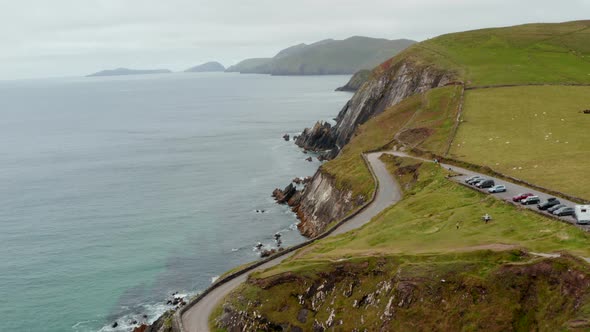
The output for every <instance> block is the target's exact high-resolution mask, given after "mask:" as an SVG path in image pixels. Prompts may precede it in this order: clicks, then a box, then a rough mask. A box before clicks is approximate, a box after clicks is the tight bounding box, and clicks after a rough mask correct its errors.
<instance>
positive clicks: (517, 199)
mask: <svg viewBox="0 0 590 332" xmlns="http://www.w3.org/2000/svg"><path fill="white" fill-rule="evenodd" d="M530 196H535V195H533V194H532V193H523V194H518V195H516V196H514V197H512V201H513V202H520V201H522V200H523V199H525V198H527V197H530Z"/></svg>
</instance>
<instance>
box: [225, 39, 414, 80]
mask: <svg viewBox="0 0 590 332" xmlns="http://www.w3.org/2000/svg"><path fill="white" fill-rule="evenodd" d="M414 43H416V42H415V41H413V40H408V39H397V40H388V39H379V38H369V37H360V36H355V37H350V38H347V39H344V40H334V39H325V40H321V41H318V42H316V43H313V44H298V45H294V46H291V47H288V48H286V49H284V50H282V51H280V52H279V53H277V54H276V55H275V56H274V57H272V58H255V59H246V60H244V61H242V62H240V63H238V64H236V65H234V66H231V67H229V68H228V69H227V71H228V72H240V73H254V74H271V75H339V74H353V73H355V72H357V71H358V70H361V69H372V68H374V67H375V66H377V65H378V64H380V63H382V62H383V61H385V60H387V59H389V58H391V57H392V56H394V55H396V54H398V53H399V52H401V51H402V50H404V49H405V48H407V47H408V46H410V45H412V44H414Z"/></svg>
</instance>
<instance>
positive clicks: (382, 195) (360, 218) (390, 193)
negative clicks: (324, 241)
mask: <svg viewBox="0 0 590 332" xmlns="http://www.w3.org/2000/svg"><path fill="white" fill-rule="evenodd" d="M381 154H382V153H381V152H377V153H371V154H368V155H367V159H368V160H369V164H370V165H371V168H372V169H373V172H374V173H375V176H377V179H378V180H379V190H378V191H377V195H376V196H375V200H374V201H373V203H371V204H370V205H369V206H368V207H367V208H366V209H364V210H363V211H362V212H361V213H359V214H358V215H356V216H355V217H353V218H352V219H350V220H349V221H347V222H346V223H344V224H343V225H341V226H340V227H338V229H336V230H335V231H334V232H333V233H332V234H331V235H330V236H333V235H337V234H342V233H345V232H348V231H350V230H352V229H355V228H358V227H360V226H362V225H364V224H366V223H367V222H369V221H370V220H371V218H373V217H374V216H376V215H377V214H378V213H379V212H381V211H382V210H383V209H385V208H386V207H388V206H390V205H392V204H394V203H396V202H398V201H399V200H400V199H401V190H400V189H399V186H398V184H397V182H396V181H395V180H394V179H393V177H392V176H391V175H390V174H389V172H388V171H387V169H386V167H385V165H384V164H383V163H382V162H381V161H380V160H379V156H381ZM292 255H293V253H289V254H286V255H283V256H281V257H278V258H276V259H274V260H272V261H270V262H268V263H266V264H263V265H261V266H260V267H258V268H257V269H255V270H254V271H260V270H264V269H267V268H270V267H272V266H275V265H277V264H279V263H280V262H282V261H283V260H285V259H286V258H288V257H291V256H292ZM247 278H248V274H244V275H242V276H239V277H237V278H235V279H233V280H231V281H229V282H227V283H226V284H223V285H222V286H220V287H218V288H216V289H214V290H213V291H211V293H209V294H208V295H207V296H205V297H204V298H203V299H201V301H199V302H198V303H196V304H195V305H193V307H191V308H190V309H189V310H187V311H186V312H185V313H184V315H182V317H181V319H182V324H183V326H184V330H185V332H206V331H209V316H211V313H212V312H213V309H214V308H215V306H216V305H217V303H219V301H221V299H222V298H223V297H225V296H226V295H227V294H229V293H230V292H231V291H232V290H233V289H234V288H236V287H237V286H239V285H240V284H241V283H243V282H245V281H246V279H247Z"/></svg>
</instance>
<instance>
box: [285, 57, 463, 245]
mask: <svg viewBox="0 0 590 332" xmlns="http://www.w3.org/2000/svg"><path fill="white" fill-rule="evenodd" d="M452 78H453V75H452V74H451V73H448V72H442V71H440V70H437V69H435V68H432V67H428V66H417V65H415V64H414V63H412V62H410V61H405V62H404V61H402V62H400V63H398V64H396V65H393V66H392V67H390V68H388V69H387V70H385V71H383V73H381V74H380V75H375V76H374V77H373V78H372V79H370V80H369V81H367V82H366V83H365V84H364V85H363V86H362V88H361V90H359V91H357V92H356V93H355V94H354V96H353V97H352V99H351V100H350V101H349V102H348V103H347V104H346V105H345V106H344V108H343V109H342V110H341V111H340V113H339V114H338V116H337V118H336V125H335V126H333V127H332V126H330V125H329V124H323V123H321V122H318V123H316V125H315V126H314V127H313V128H312V129H305V130H304V131H303V133H302V134H301V136H299V137H298V139H297V142H296V144H298V145H299V146H301V147H302V148H305V149H307V150H315V151H326V150H330V149H331V151H330V153H329V154H328V155H327V156H328V157H331V158H334V157H336V156H337V154H338V150H339V149H341V148H342V147H343V146H344V145H345V144H347V143H348V142H349V141H350V139H351V137H352V136H353V134H354V131H355V130H356V128H357V127H358V126H359V125H361V124H363V123H365V122H366V121H367V120H369V119H370V118H372V117H374V116H375V115H377V114H379V113H381V112H383V111H384V110H385V109H387V108H389V107H391V106H393V105H395V104H397V103H399V102H400V101H402V100H403V99H404V98H406V97H409V96H411V95H414V94H416V93H422V92H425V91H427V90H429V89H433V88H436V87H440V86H444V85H447V84H449V83H450V82H451V81H452ZM367 199H368V198H366V197H352V193H351V192H350V191H343V190H339V189H337V187H336V181H335V179H333V178H332V177H330V176H329V175H327V174H325V173H323V172H322V170H321V169H320V170H318V172H317V173H316V174H315V176H314V177H313V180H312V181H311V183H309V184H308V185H307V187H306V189H305V190H304V192H303V193H302V196H301V203H300V204H299V206H298V207H296V208H295V210H296V212H297V215H298V216H299V218H300V220H301V223H300V225H299V229H300V230H301V232H302V233H303V234H304V235H306V236H315V235H317V234H319V233H321V232H323V231H324V230H325V228H326V226H327V225H328V224H329V223H330V222H331V221H333V220H338V219H340V218H342V217H343V216H345V215H346V214H348V213H349V212H350V211H352V210H353V209H354V208H356V207H358V206H359V205H361V204H363V203H364V202H365V201H366V200H367Z"/></svg>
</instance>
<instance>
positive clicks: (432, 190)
mask: <svg viewBox="0 0 590 332" xmlns="http://www.w3.org/2000/svg"><path fill="white" fill-rule="evenodd" d="M388 159H389V162H391V163H398V164H399V166H396V167H393V170H394V173H395V174H396V176H398V177H399V176H400V175H407V174H405V173H404V172H409V173H410V176H401V178H400V181H401V182H402V186H403V187H406V188H407V187H408V184H410V187H411V189H408V190H406V192H405V197H404V199H403V200H402V201H401V202H399V203H398V204H396V205H394V206H392V207H391V208H389V209H387V210H385V211H384V212H383V213H382V214H380V215H379V216H378V217H376V218H375V219H374V220H373V221H372V222H371V223H369V224H367V225H366V226H365V227H363V228H361V229H358V230H355V231H351V232H349V233H347V234H344V235H342V236H339V237H335V238H328V239H326V240H323V241H321V242H320V243H318V244H317V245H314V246H312V249H310V250H306V253H305V256H304V257H300V259H336V258H338V257H355V256H365V255H382V254H402V253H403V254H424V253H440V252H457V251H465V250H472V249H474V248H477V247H478V246H485V245H495V244H502V245H503V246H515V247H522V248H526V249H529V250H532V251H537V252H554V251H560V250H566V251H569V252H572V253H575V254H577V255H581V256H584V257H590V247H589V246H588V241H589V240H590V235H589V234H588V233H586V232H584V231H582V230H580V229H578V228H576V227H572V226H571V225H567V224H564V223H560V222H556V221H554V220H553V219H548V218H545V217H542V216H539V215H537V214H535V213H533V212H530V211H527V210H523V209H519V208H517V207H514V206H512V205H509V204H506V203H504V202H502V201H500V200H497V199H495V198H493V197H491V196H489V195H484V194H481V193H478V192H475V191H473V190H471V189H469V188H465V187H463V186H461V185H459V184H456V183H454V182H451V181H449V180H447V179H445V178H444V175H445V170H443V169H441V168H439V167H437V166H435V165H434V164H429V163H426V164H418V165H417V167H418V168H417V171H416V173H414V172H411V170H412V167H407V168H406V169H402V171H398V169H399V168H400V167H403V166H408V165H415V164H416V162H415V161H414V160H411V159H402V158H393V157H391V158H388ZM415 176H417V179H416V178H415ZM485 213H489V214H491V215H492V217H493V218H494V222H492V223H491V224H487V225H486V224H484V223H483V222H481V220H480V217H481V216H482V215H484V214H485ZM457 223H459V229H458V230H457V228H456V225H457ZM426 244H427V245H426Z"/></svg>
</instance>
